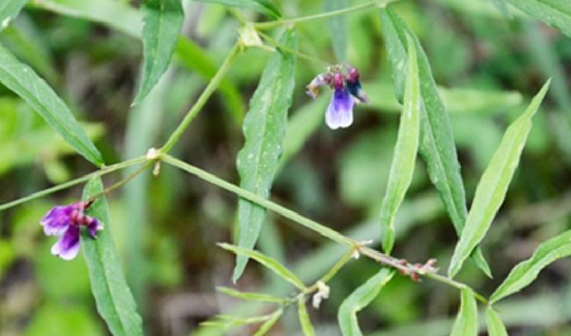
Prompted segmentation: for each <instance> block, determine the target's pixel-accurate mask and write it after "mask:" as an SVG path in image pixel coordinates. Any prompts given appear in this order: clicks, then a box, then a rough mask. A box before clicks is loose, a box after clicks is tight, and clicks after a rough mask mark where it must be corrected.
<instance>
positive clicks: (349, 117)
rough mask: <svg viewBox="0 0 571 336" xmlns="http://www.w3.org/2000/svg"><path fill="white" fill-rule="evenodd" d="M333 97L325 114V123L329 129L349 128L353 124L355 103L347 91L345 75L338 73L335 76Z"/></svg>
mask: <svg viewBox="0 0 571 336" xmlns="http://www.w3.org/2000/svg"><path fill="white" fill-rule="evenodd" d="M333 88H334V92H333V96H332V97H331V102H330V103H329V107H328V108H327V113H326V114H325V122H326V123H327V126H329V128H331V129H333V130H335V129H338V128H346V127H349V126H350V125H351V124H352V123H353V106H354V105H355V102H354V100H353V97H352V96H351V94H350V93H349V90H347V87H346V86H345V83H344V78H343V75H342V74H340V73H336V74H335V75H334V76H333Z"/></svg>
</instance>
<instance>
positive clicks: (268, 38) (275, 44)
mask: <svg viewBox="0 0 571 336" xmlns="http://www.w3.org/2000/svg"><path fill="white" fill-rule="evenodd" d="M258 34H259V35H260V36H261V37H262V38H263V39H264V40H266V41H268V42H269V43H270V44H271V45H272V46H273V47H274V48H278V49H280V50H283V51H285V52H287V53H290V54H293V55H296V56H297V57H299V58H302V59H305V60H307V61H311V62H315V63H319V64H320V65H322V66H329V65H331V64H330V63H328V62H325V61H323V60H320V59H319V58H317V57H313V56H311V55H308V54H305V53H303V52H300V51H297V50H295V49H292V48H289V47H287V46H284V45H283V44H281V43H279V42H278V41H276V40H275V39H274V38H273V37H271V36H270V35H268V34H265V33H262V32H258Z"/></svg>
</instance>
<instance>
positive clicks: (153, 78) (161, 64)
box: [133, 0, 184, 104]
mask: <svg viewBox="0 0 571 336" xmlns="http://www.w3.org/2000/svg"><path fill="white" fill-rule="evenodd" d="M142 12H143V31H142V33H141V36H142V37H143V58H144V66H143V74H142V79H141V85H140V87H139V93H138V94H137V97H136V98H135V100H134V102H133V103H134V104H139V103H140V102H141V101H143V99H145V97H147V95H148V94H149V92H151V90H152V89H153V87H155V85H156V84H157V83H158V81H159V79H160V78H161V76H162V75H163V74H164V72H165V71H166V70H167V68H168V66H169V63H170V60H171V57H172V54H173V52H174V50H175V48H176V45H177V42H178V35H179V32H180V28H181V27H182V22H183V21H184V10H183V8H182V3H181V0H145V1H144V2H143V6H142Z"/></svg>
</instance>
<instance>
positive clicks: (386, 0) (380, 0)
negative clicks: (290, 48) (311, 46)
mask: <svg viewBox="0 0 571 336" xmlns="http://www.w3.org/2000/svg"><path fill="white" fill-rule="evenodd" d="M396 1H398V0H376V1H371V2H367V3H364V4H360V5H356V6H352V7H347V8H342V9H338V10H334V11H330V12H325V13H320V14H315V15H309V16H302V17H298V18H294V19H286V20H276V21H269V22H260V23H256V24H255V25H254V27H256V28H258V29H270V28H275V27H279V26H286V25H292V24H296V23H300V22H306V21H314V20H320V19H326V18H330V17H333V16H338V15H343V14H347V13H351V12H357V11H361V10H365V9H368V8H372V7H385V6H387V5H388V4H390V3H392V2H396Z"/></svg>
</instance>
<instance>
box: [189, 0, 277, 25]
mask: <svg viewBox="0 0 571 336" xmlns="http://www.w3.org/2000/svg"><path fill="white" fill-rule="evenodd" d="M194 1H199V2H206V3H217V4H221V5H225V6H229V7H236V8H243V9H251V10H253V11H256V12H258V13H261V14H264V15H265V16H267V17H269V18H270V19H274V20H277V19H279V18H280V17H281V16H282V15H281V13H280V11H279V9H278V8H277V7H276V5H274V4H273V3H272V2H271V1H269V0H194Z"/></svg>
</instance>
